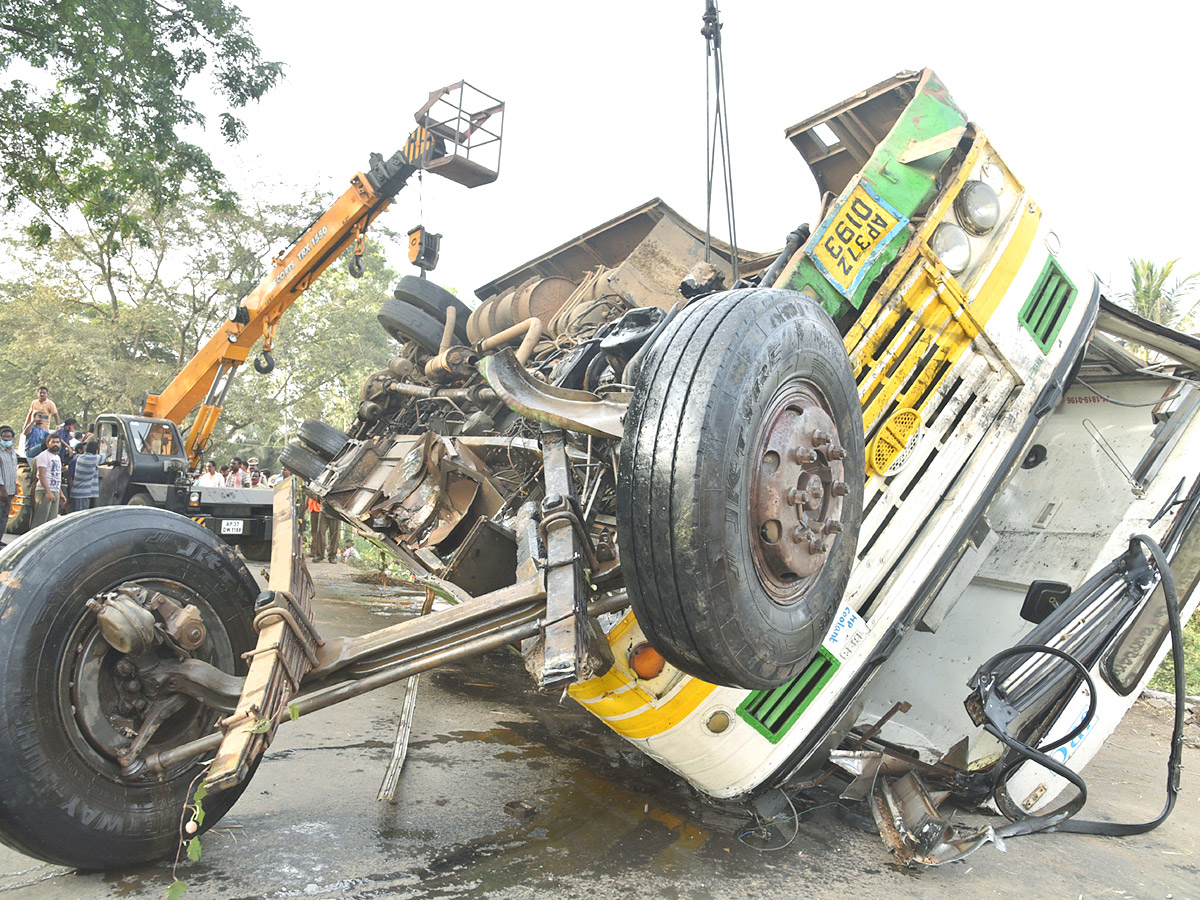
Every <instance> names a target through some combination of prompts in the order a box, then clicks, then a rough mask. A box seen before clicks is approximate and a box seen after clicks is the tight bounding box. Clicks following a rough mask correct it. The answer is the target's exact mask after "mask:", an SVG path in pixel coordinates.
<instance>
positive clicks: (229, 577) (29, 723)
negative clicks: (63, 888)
mask: <svg viewBox="0 0 1200 900" xmlns="http://www.w3.org/2000/svg"><path fill="white" fill-rule="evenodd" d="M0 570H3V571H4V572H5V574H6V576H7V577H6V578H4V579H3V580H2V581H0V619H3V621H4V628H2V629H0V659H3V660H4V661H5V665H4V666H3V667H0V840H2V841H3V842H4V843H6V844H8V845H9V846H11V847H13V848H15V849H17V850H19V851H21V852H22V853H26V854H28V855H30V856H35V857H37V858H39V859H43V860H46V861H47V862H51V863H57V864H61V865H66V866H77V867H80V868H85V869H100V868H104V869H111V868H117V867H120V866H128V865H133V864H136V863H143V862H147V861H149V860H154V859H158V858H160V857H164V856H169V855H172V854H174V853H175V851H176V848H177V847H178V842H179V840H180V837H181V835H180V824H181V821H183V815H184V809H185V806H186V804H187V803H188V802H189V801H190V799H191V796H192V794H193V792H194V791H195V789H196V787H197V786H198V784H199V780H200V776H201V774H202V773H203V771H204V767H203V765H202V759H201V758H196V759H191V760H187V761H186V762H182V763H179V764H178V765H176V766H174V767H172V768H169V769H168V770H167V771H166V772H164V773H161V775H159V774H156V773H154V772H149V771H144V770H143V771H142V772H136V771H134V770H135V769H136V766H126V767H124V768H123V767H122V765H121V764H120V763H119V762H118V754H119V752H120V751H121V750H122V749H124V748H125V747H127V746H129V744H130V743H131V738H130V735H131V734H134V733H136V731H137V729H138V728H140V727H141V722H142V719H144V718H145V717H146V715H148V710H151V709H153V708H155V707H158V708H159V709H162V708H163V707H164V706H165V707H166V709H164V710H163V712H164V714H166V713H168V712H169V715H167V718H166V719H165V720H164V721H163V723H162V724H161V726H160V727H159V728H158V730H157V731H155V732H154V734H153V736H152V738H151V740H150V743H149V744H148V746H147V748H146V751H145V752H146V753H158V752H161V751H163V750H166V749H169V748H171V747H175V746H178V745H180V744H183V743H186V742H189V741H192V740H195V739H196V738H199V737H203V736H205V735H207V734H210V733H211V732H212V730H213V728H214V726H215V725H216V722H217V720H218V718H220V716H221V713H220V712H219V711H218V710H215V709H212V708H210V707H207V706H205V705H203V704H201V703H200V702H199V701H198V700H194V699H191V698H184V697H183V696H182V695H179V694H159V693H158V692H156V691H154V690H153V688H152V687H150V686H149V685H150V683H149V682H148V681H146V680H145V679H139V677H138V672H139V666H140V667H141V671H145V666H146V664H147V661H148V660H151V659H152V657H162V658H164V659H170V660H174V659H175V658H176V656H175V654H174V653H173V652H172V651H171V650H170V649H169V648H167V647H166V646H165V644H164V643H157V644H152V645H150V649H149V650H145V649H143V650H142V651H141V652H140V655H137V656H136V657H135V656H127V655H126V654H124V653H121V652H119V651H117V650H116V649H114V648H113V647H111V646H110V645H109V644H108V643H107V642H106V641H105V639H104V637H103V636H102V635H101V633H100V628H99V624H98V619H97V617H96V614H95V613H94V612H93V611H92V609H90V608H88V606H87V605H86V604H87V602H88V600H89V599H92V598H96V597H101V596H102V595H105V594H107V593H109V592H112V591H115V590H116V589H117V588H119V587H126V588H130V589H137V588H140V589H145V590H151V591H156V592H158V593H160V594H163V595H165V596H166V597H167V598H168V599H170V600H171V601H173V602H174V603H175V604H176V605H178V606H181V607H194V608H195V609H196V610H197V612H198V613H199V615H200V619H201V621H202V622H203V625H204V633H203V635H202V642H201V643H200V644H199V645H198V646H196V647H195V648H194V649H193V650H192V651H190V652H191V656H192V657H194V658H197V659H201V660H204V661H205V662H208V663H210V664H212V665H214V666H216V667H217V668H219V669H221V670H223V671H225V672H229V673H233V674H245V664H244V662H243V661H242V653H244V652H246V651H248V650H250V649H251V648H252V647H253V646H254V628H253V622H252V615H253V602H254V598H255V596H256V594H257V591H258V588H257V585H256V584H255V581H254V578H253V576H251V574H250V572H249V570H248V569H247V568H246V566H245V564H244V563H243V562H242V561H241V560H240V559H239V558H238V557H237V555H236V554H235V553H234V552H233V551H232V549H231V548H230V547H228V546H227V545H226V544H224V543H223V542H221V541H220V539H218V538H217V537H216V536H215V535H213V534H211V533H210V532H209V531H207V530H206V529H204V528H202V527H201V526H199V525H196V524H195V523H193V522H191V521H188V520H187V519H182V518H180V517H179V516H177V515H175V514H174V513H169V512H166V511H164V510H156V509H129V508H128V507H108V508H105V509H99V510H96V511H94V512H92V513H90V514H88V515H86V516H66V517H64V518H60V519H58V520H56V521H54V522H51V523H49V524H48V525H47V526H46V527H45V528H42V529H39V530H38V531H37V532H36V533H35V534H33V535H30V537H29V538H26V539H24V540H22V541H21V542H19V543H18V544H14V545H13V546H12V547H9V548H6V549H5V550H4V551H3V553H0ZM141 608H142V609H145V608H146V607H141ZM154 617H155V620H156V626H155V628H154V629H151V630H152V631H157V629H158V626H160V625H163V624H164V623H163V622H162V621H160V620H159V614H158V613H157V612H156V613H154ZM134 659H136V660H137V662H136V664H135V663H134V661H133V660H134ZM131 772H132V774H131ZM245 784H246V782H245V781H243V783H242V785H241V786H240V787H239V788H235V789H232V790H229V791H223V792H221V793H218V794H214V795H211V796H210V797H208V798H207V799H206V800H205V801H204V812H205V818H204V822H203V826H202V827H203V828H208V827H211V826H212V825H213V824H214V823H215V822H216V821H217V820H219V819H220V818H221V816H222V815H224V813H225V812H226V811H227V810H228V809H229V808H230V806H232V805H233V803H234V801H235V800H236V799H237V797H238V795H239V794H240V793H241V789H242V788H244V787H245Z"/></svg>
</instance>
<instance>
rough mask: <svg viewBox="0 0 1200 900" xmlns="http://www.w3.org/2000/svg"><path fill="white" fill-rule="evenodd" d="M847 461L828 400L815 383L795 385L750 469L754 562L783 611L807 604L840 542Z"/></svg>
mask: <svg viewBox="0 0 1200 900" xmlns="http://www.w3.org/2000/svg"><path fill="white" fill-rule="evenodd" d="M844 458H845V450H844V448H843V446H842V442H841V439H840V436H839V433H838V428H837V423H836V421H835V420H834V417H833V409H832V406H831V404H830V403H829V400H828V398H827V397H826V396H825V393H824V392H823V391H822V390H821V389H820V388H819V387H818V386H817V385H816V384H815V383H814V382H812V381H811V380H809V379H806V378H803V377H801V376H798V375H797V376H793V377H792V378H789V379H788V380H787V381H785V382H784V383H783V384H782V385H780V386H779V388H778V389H777V390H776V391H775V394H774V396H772V398H771V400H770V401H769V402H768V403H767V405H766V408H765V410H764V412H763V415H762V417H761V419H760V420H759V425H758V428H757V430H756V433H755V437H754V440H753V442H752V443H751V456H750V467H749V468H750V476H749V494H748V499H749V517H750V528H749V529H748V538H749V542H750V556H751V559H752V560H753V562H754V571H755V575H756V576H757V578H758V581H759V584H760V585H761V586H762V588H763V590H764V591H766V593H767V595H768V596H769V597H770V598H771V599H772V600H773V601H774V602H775V603H777V604H779V605H780V606H791V605H793V604H795V603H797V602H799V601H800V600H802V599H803V598H804V596H805V595H806V594H807V593H808V591H809V590H810V589H811V588H812V586H813V584H814V583H815V582H816V580H817V577H818V576H819V575H820V572H821V570H822V568H823V567H824V565H825V562H826V561H827V560H828V558H829V554H830V552H831V551H832V549H833V547H834V546H835V545H836V543H837V541H838V539H839V535H840V533H841V530H842V523H841V517H842V510H843V505H844V503H843V499H844V497H845V495H846V493H847V490H846V483H845V467H844V465H843V460H844Z"/></svg>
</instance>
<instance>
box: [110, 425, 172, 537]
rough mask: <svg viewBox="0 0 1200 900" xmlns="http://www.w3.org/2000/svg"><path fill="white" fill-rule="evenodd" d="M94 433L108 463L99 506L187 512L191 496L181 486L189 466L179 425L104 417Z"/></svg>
mask: <svg viewBox="0 0 1200 900" xmlns="http://www.w3.org/2000/svg"><path fill="white" fill-rule="evenodd" d="M95 431H96V438H97V440H99V441H100V452H101V453H102V454H104V457H105V459H104V462H103V463H101V464H100V468H99V474H100V497H99V499H98V500H97V502H96V505H97V506H119V505H124V504H128V503H132V504H134V505H140V506H158V507H161V508H163V509H169V510H171V511H172V512H177V513H183V512H185V511H186V509H187V493H186V491H183V492H180V491H178V490H176V486H177V483H178V482H179V481H180V476H181V475H183V476H186V473H187V470H188V463H187V457H186V456H185V455H184V453H183V441H182V440H181V438H180V435H179V429H178V428H176V427H175V423H174V422H169V421H166V420H165V419H149V418H146V417H145V416H128V415H103V416H100V417H99V418H98V419H97V420H96V429H95ZM184 480H185V482H186V478H185V479H184Z"/></svg>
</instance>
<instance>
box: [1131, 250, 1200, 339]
mask: <svg viewBox="0 0 1200 900" xmlns="http://www.w3.org/2000/svg"><path fill="white" fill-rule="evenodd" d="M1177 262H1179V260H1178V259H1173V260H1171V261H1169V262H1167V263H1164V264H1163V265H1161V266H1158V265H1155V264H1154V263H1153V262H1151V261H1150V260H1148V259H1130V260H1129V270H1130V280H1131V281H1132V285H1133V286H1132V288H1131V289H1130V290H1129V291H1126V292H1125V293H1123V294H1120V295H1118V296H1119V297H1120V299H1121V300H1122V301H1124V303H1125V305H1126V306H1127V307H1128V308H1129V309H1131V310H1133V312H1135V313H1137V314H1138V315H1139V316H1142V317H1143V318H1146V319H1150V320H1151V321H1152V322H1158V323H1160V324H1162V325H1167V326H1170V327H1172V328H1174V327H1177V326H1186V325H1187V324H1188V323H1189V321H1190V319H1191V314H1192V309H1193V308H1194V307H1195V304H1194V303H1193V304H1192V305H1191V306H1189V307H1188V308H1187V309H1186V310H1185V309H1181V308H1180V305H1181V304H1182V302H1183V301H1184V299H1185V298H1186V297H1187V296H1188V295H1189V294H1190V293H1192V291H1194V290H1195V289H1196V287H1197V279H1200V272H1193V273H1192V274H1191V275H1188V276H1187V277H1185V278H1176V279H1175V282H1174V284H1172V285H1170V286H1168V285H1167V280H1168V279H1169V278H1170V277H1171V272H1172V271H1173V270H1174V268H1175V264H1176V263H1177Z"/></svg>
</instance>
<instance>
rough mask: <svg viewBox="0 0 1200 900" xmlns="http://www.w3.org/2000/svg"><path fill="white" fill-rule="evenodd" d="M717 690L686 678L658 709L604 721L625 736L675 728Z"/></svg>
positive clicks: (637, 736) (709, 685) (639, 736)
mask: <svg viewBox="0 0 1200 900" xmlns="http://www.w3.org/2000/svg"><path fill="white" fill-rule="evenodd" d="M715 690H716V686H715V685H711V684H709V683H708V682H706V681H700V680H699V679H698V678H689V679H688V680H687V682H686V683H685V684H684V685H683V687H681V688H680V689H679V690H678V692H676V693H675V694H674V696H672V697H671V699H670V700H668V701H667V702H666V703H664V704H663V705H662V706H660V707H658V708H657V709H654V708H651V709H648V710H646V712H644V713H642V714H641V715H640V716H634V717H632V718H628V719H620V720H617V721H612V722H606V724H607V725H608V727H609V728H611V729H612V730H613V731H615V732H617V734H621V735H624V736H625V737H627V738H633V739H636V738H648V737H651V736H653V735H656V734H662V733H663V732H664V731H666V730H667V729H669V728H674V727H675V726H676V725H678V724H679V723H680V722H682V721H683V720H684V719H686V718H687V717H688V716H690V715H691V714H692V713H693V712H695V711H696V707H698V706H699V705H700V704H701V703H703V702H704V700H705V698H707V697H708V695H709V694H711V693H712V692H713V691H715Z"/></svg>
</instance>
